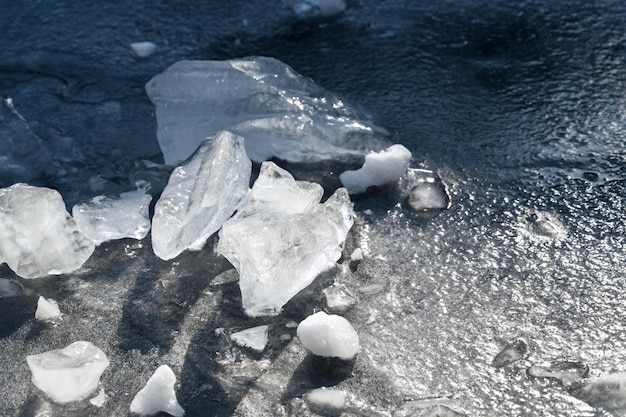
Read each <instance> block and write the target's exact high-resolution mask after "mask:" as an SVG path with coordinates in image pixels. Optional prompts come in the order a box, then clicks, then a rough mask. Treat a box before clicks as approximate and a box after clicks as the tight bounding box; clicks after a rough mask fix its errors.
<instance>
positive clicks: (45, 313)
mask: <svg viewBox="0 0 626 417" xmlns="http://www.w3.org/2000/svg"><path fill="white" fill-rule="evenodd" d="M35 318H36V319H37V320H41V321H46V322H50V323H52V322H55V321H57V320H58V319H60V318H61V310H59V304H58V303H57V302H56V301H55V300H53V299H52V298H44V297H41V296H40V297H39V300H37V310H36V311H35Z"/></svg>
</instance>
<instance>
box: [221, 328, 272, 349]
mask: <svg viewBox="0 0 626 417" xmlns="http://www.w3.org/2000/svg"><path fill="white" fill-rule="evenodd" d="M268 331H269V326H267V325H264V326H257V327H252V328H250V329H245V330H242V331H240V332H237V333H233V334H231V335H230V340H232V341H233V342H235V343H237V344H238V345H239V346H244V347H247V348H250V349H252V350H254V351H256V352H263V349H265V346H266V345H267V339H268V337H267V336H268Z"/></svg>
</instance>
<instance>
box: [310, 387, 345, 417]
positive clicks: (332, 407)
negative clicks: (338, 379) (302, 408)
mask: <svg viewBox="0 0 626 417" xmlns="http://www.w3.org/2000/svg"><path fill="white" fill-rule="evenodd" d="M304 399H305V400H306V402H307V403H308V404H309V407H310V408H311V410H313V411H316V412H318V413H320V412H321V413H324V412H333V413H337V412H341V410H342V409H343V408H344V407H345V406H346V394H345V393H344V392H343V391H340V390H336V389H326V388H317V389H314V390H311V391H309V392H307V393H306V394H305V395H304ZM322 415H324V414H322Z"/></svg>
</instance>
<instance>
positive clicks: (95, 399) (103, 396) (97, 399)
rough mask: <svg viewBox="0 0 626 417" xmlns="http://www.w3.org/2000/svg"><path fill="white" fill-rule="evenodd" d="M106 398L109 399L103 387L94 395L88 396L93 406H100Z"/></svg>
mask: <svg viewBox="0 0 626 417" xmlns="http://www.w3.org/2000/svg"><path fill="white" fill-rule="evenodd" d="M108 399H109V396H108V395H106V393H105V392H104V388H100V392H99V393H98V395H96V396H95V397H93V398H90V399H89V402H90V403H91V405H93V406H94V407H98V408H100V407H102V406H103V405H104V403H106V401H107V400H108Z"/></svg>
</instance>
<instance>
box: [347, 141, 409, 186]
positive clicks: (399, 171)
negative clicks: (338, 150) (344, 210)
mask: <svg viewBox="0 0 626 417" xmlns="http://www.w3.org/2000/svg"><path fill="white" fill-rule="evenodd" d="M411 156H412V155H411V151H409V150H408V149H407V148H405V147H404V146H403V145H392V146H390V147H389V148H387V149H385V150H383V151H380V152H371V153H369V154H367V155H366V156H365V163H364V164H363V166H362V167H361V168H359V169H358V170H356V171H346V172H343V173H342V174H341V175H340V176H339V178H340V179H341V183H342V184H343V185H344V187H346V188H347V189H348V192H349V193H350V194H360V193H364V192H365V191H366V190H367V188H368V187H372V186H379V185H384V184H389V183H393V182H396V181H398V180H399V179H400V178H401V177H403V176H404V175H405V173H406V170H407V168H408V166H409V161H411Z"/></svg>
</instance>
